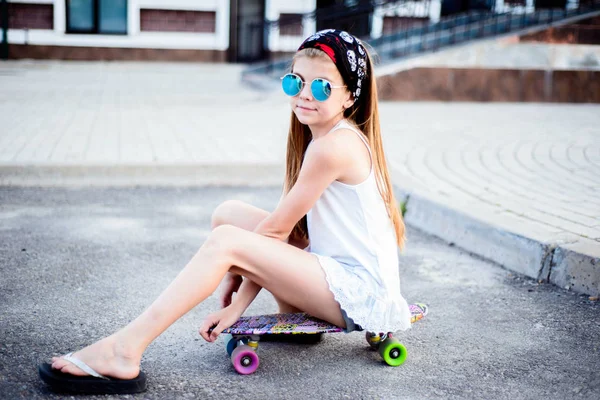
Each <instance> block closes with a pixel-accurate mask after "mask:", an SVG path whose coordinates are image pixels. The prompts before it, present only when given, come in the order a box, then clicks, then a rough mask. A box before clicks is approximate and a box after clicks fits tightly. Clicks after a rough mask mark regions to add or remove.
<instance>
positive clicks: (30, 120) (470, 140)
mask: <svg viewBox="0 0 600 400" xmlns="http://www.w3.org/2000/svg"><path fill="white" fill-rule="evenodd" d="M240 71H241V67H240V66H236V65H222V64H171V63H143V64H142V63H139V64H138V63H83V62H82V63H79V62H71V63H64V62H27V61H21V62H4V63H0V120H1V121H2V124H1V125H0V183H4V184H6V183H17V184H18V182H16V181H15V180H14V179H13V180H7V179H6V176H5V175H6V174H4V176H3V174H2V173H1V171H2V170H5V171H6V170H8V169H10V168H13V170H14V169H15V168H17V169H18V168H21V167H25V166H29V167H31V166H37V167H44V166H46V167H48V166H60V167H67V168H69V167H72V168H74V169H75V168H81V167H85V166H132V165H133V166H152V167H167V166H181V165H183V166H201V165H212V166H215V165H216V166H223V167H226V166H228V165H230V166H231V165H240V164H241V165H248V166H250V165H262V166H274V167H277V168H280V167H281V165H282V164H283V162H284V157H285V140H286V134H287V124H288V121H289V111H288V106H287V101H286V99H285V97H284V96H283V95H282V94H280V93H278V92H277V93H270V92H264V91H255V90H252V89H251V88H248V87H245V86H241V85H240V83H239V82H240V79H239V73H240ZM381 119H382V127H383V132H384V140H385V141H386V151H387V154H388V159H389V162H390V165H391V167H392V170H393V179H394V182H395V184H396V185H397V186H398V187H400V188H401V189H403V190H406V191H409V192H411V193H419V194H422V195H423V196H426V197H428V198H431V199H432V200H434V201H437V202H438V203H442V204H446V205H447V206H448V207H450V208H453V209H456V210H459V211H461V212H463V213H465V214H468V215H471V216H474V217H475V218H477V219H479V220H482V221H486V222H489V223H490V224H496V225H498V226H501V227H505V228H507V229H509V230H511V231H512V232H516V233H519V234H522V235H523V236H525V237H530V238H534V239H536V240H540V241H543V242H546V243H557V244H566V245H569V246H571V247H573V246H574V247H575V248H579V249H580V250H581V251H583V252H585V253H586V254H590V255H592V256H594V257H600V106H598V105H585V104H583V105H575V104H530V103H527V104H516V103H512V104H505V103H487V104H484V103H477V104H475V103H393V102H384V103H382V104H381Z"/></svg>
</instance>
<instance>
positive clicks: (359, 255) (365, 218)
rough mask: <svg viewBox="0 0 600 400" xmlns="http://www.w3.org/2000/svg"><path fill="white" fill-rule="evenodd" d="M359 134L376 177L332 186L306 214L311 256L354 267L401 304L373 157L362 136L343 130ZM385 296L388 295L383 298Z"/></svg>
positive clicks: (388, 223)
mask: <svg viewBox="0 0 600 400" xmlns="http://www.w3.org/2000/svg"><path fill="white" fill-rule="evenodd" d="M342 128H346V129H350V130H352V131H353V132H355V133H356V134H357V135H358V137H359V138H360V139H361V140H362V141H363V142H364V144H365V146H367V149H368V150H369V155H370V158H371V172H370V174H369V176H368V177H367V179H366V180H364V181H363V182H361V183H359V184H357V185H348V184H344V183H342V182H339V181H334V182H332V183H331V184H330V185H329V186H328V187H327V189H325V191H324V192H323V194H322V195H321V197H319V199H318V200H317V202H316V203H315V204H314V206H313V207H312V208H311V209H310V211H309V212H308V213H307V218H306V219H307V228H308V234H309V239H310V251H311V252H314V253H316V254H320V255H324V256H329V257H331V258H333V259H334V260H336V261H337V262H339V263H341V264H344V265H346V266H351V267H354V268H353V269H355V270H356V273H358V274H359V275H361V276H364V275H365V273H366V274H367V275H368V277H370V278H371V279H373V280H374V281H375V282H376V283H377V284H378V286H379V287H380V288H382V289H384V292H385V294H384V296H385V297H387V298H388V299H389V300H396V301H397V300H400V299H401V295H400V277H399V273H398V246H397V242H396V234H395V230H394V226H393V224H392V221H391V219H390V217H389V216H388V213H387V210H386V207H385V203H384V201H383V198H382V197H381V195H380V193H379V189H378V188H377V183H376V178H375V167H374V165H373V155H372V153H371V149H370V147H369V144H368V143H367V140H366V139H365V137H364V136H363V134H362V133H361V132H360V131H359V130H358V129H357V128H356V127H354V126H353V125H352V124H350V123H349V122H348V121H346V120H345V119H344V120H341V121H340V122H339V123H338V124H336V125H335V126H334V127H333V128H332V129H331V130H330V131H329V132H328V134H329V133H331V132H333V131H335V130H338V129H342ZM381 294H383V293H381Z"/></svg>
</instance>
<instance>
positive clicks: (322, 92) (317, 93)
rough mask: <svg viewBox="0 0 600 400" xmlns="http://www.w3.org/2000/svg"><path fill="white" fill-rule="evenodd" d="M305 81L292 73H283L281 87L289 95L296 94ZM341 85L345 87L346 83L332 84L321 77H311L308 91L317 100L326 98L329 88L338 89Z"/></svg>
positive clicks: (329, 92)
mask: <svg viewBox="0 0 600 400" xmlns="http://www.w3.org/2000/svg"><path fill="white" fill-rule="evenodd" d="M305 83H306V82H304V81H303V80H302V78H300V77H299V76H298V75H296V74H292V73H290V74H285V75H284V76H283V77H282V78H281V87H282V88H283V91H284V92H285V94H287V95H288V96H291V97H294V96H298V94H299V93H300V92H301V91H302V88H303V87H304V84H305ZM343 87H346V85H343V86H333V85H332V84H331V82H329V81H328V80H327V79H323V78H316V79H313V81H312V82H311V83H310V91H311V92H312V95H313V97H314V98H315V100H317V101H325V100H327V99H328V98H329V96H331V89H338V88H343Z"/></svg>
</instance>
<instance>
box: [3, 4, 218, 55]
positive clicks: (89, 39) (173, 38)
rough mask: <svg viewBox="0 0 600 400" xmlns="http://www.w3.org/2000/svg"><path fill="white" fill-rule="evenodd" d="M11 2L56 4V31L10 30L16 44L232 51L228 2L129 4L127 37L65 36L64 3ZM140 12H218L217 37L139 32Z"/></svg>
mask: <svg viewBox="0 0 600 400" xmlns="http://www.w3.org/2000/svg"><path fill="white" fill-rule="evenodd" d="M9 2H11V3H36V4H54V29H53V30H41V29H29V30H24V29H10V30H9V31H8V42H9V43H13V44H31V45H48V46H81V47H124V48H152V49H193V50H227V49H228V48H229V0H201V1H199V0H129V1H128V4H127V13H128V15H127V35H101V34H97V35H96V34H87V35H81V34H73V33H69V34H67V33H65V31H66V11H65V0H11V1H9ZM140 8H151V9H152V8H155V9H174V10H190V11H215V12H216V24H215V25H216V26H215V28H216V29H215V33H192V32H140V24H139V21H140Z"/></svg>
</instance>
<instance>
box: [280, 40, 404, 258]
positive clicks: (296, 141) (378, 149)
mask: <svg viewBox="0 0 600 400" xmlns="http://www.w3.org/2000/svg"><path fill="white" fill-rule="evenodd" d="M367 54H368V53H367ZM299 57H310V58H314V57H327V58H328V56H327V55H326V54H325V53H324V52H323V51H321V50H319V49H315V48H307V49H303V50H300V51H299V52H297V53H296V54H295V55H294V61H295V60H296V59H298V58H299ZM292 66H293V62H292ZM363 82H364V83H363V85H362V88H361V89H362V93H361V96H360V98H359V101H357V102H356V103H354V105H353V106H352V107H350V108H348V109H347V110H346V111H345V112H344V117H345V118H347V119H349V120H350V121H352V122H353V123H354V124H355V125H356V126H357V127H358V128H359V129H360V130H361V131H362V132H363V133H364V135H365V136H366V139H367V141H368V142H369V145H370V146H371V151H372V153H373V163H374V167H375V177H376V182H377V188H378V189H379V193H380V194H381V197H382V198H383V201H384V202H385V206H386V209H387V212H388V215H389V217H390V219H391V221H392V223H393V225H394V230H395V231H396V241H397V243H398V246H399V247H400V248H401V249H402V248H403V247H404V241H405V227H404V221H403V220H402V215H401V214H400V211H399V210H398V205H397V202H396V197H395V196H394V191H393V189H392V183H391V180H390V175H389V172H388V167H387V163H386V160H385V155H384V152H383V142H382V139H381V128H380V126H379V108H378V101H377V85H376V81H375V74H374V73H373V63H372V62H371V55H370V54H368V56H367V76H366V79H364V81H363ZM310 140H311V133H310V129H309V127H308V126H307V125H303V124H302V123H300V121H299V120H298V118H296V115H295V114H294V112H293V111H292V115H291V119H290V130H289V133H288V140H287V154H286V171H285V172H286V173H285V183H284V193H288V192H289V190H290V189H291V188H292V187H293V186H294V184H295V183H296V181H297V180H298V175H299V174H300V168H301V167H302V161H303V159H304V153H306V148H307V147H308V144H309V142H310ZM290 237H291V238H293V239H300V238H308V228H307V226H306V216H304V217H303V218H302V219H301V220H300V221H298V223H297V224H296V226H295V227H294V229H293V230H292V233H291V235H290Z"/></svg>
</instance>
